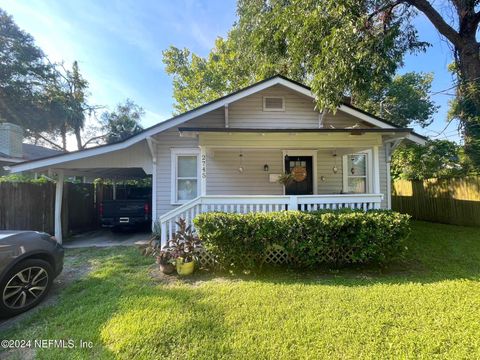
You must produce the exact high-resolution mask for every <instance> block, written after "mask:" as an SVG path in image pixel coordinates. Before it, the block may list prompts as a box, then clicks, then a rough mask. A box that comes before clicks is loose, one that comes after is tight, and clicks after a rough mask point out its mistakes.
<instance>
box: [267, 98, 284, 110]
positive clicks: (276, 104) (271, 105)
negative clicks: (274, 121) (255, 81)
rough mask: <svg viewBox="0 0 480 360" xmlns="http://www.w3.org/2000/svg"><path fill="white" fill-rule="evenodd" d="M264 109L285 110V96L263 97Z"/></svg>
mask: <svg viewBox="0 0 480 360" xmlns="http://www.w3.org/2000/svg"><path fill="white" fill-rule="evenodd" d="M263 111H285V100H284V98H283V96H265V97H264V98H263Z"/></svg>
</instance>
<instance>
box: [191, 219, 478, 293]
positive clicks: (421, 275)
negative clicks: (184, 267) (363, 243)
mask: <svg viewBox="0 0 480 360" xmlns="http://www.w3.org/2000/svg"><path fill="white" fill-rule="evenodd" d="M412 228H413V229H412V230H413V231H412V235H411V236H410V238H409V239H408V241H407V244H406V245H407V248H408V250H407V254H406V258H405V259H404V260H402V261H396V262H393V263H390V264H387V265H350V266H345V267H334V266H328V265H325V266H319V267H317V268H315V269H309V270H305V269H295V268H287V267H270V268H264V269H263V270H262V272H259V273H251V274H247V275H245V274H242V272H241V271H237V272H235V273H233V274H232V273H228V272H215V273H208V272H199V273H197V274H196V275H194V276H193V277H192V278H189V279H188V278H187V279H182V280H181V281H183V282H185V283H192V284H193V283H196V282H201V281H208V280H212V279H214V278H220V277H225V278H228V279H230V280H239V281H240V280H241V281H260V282H268V283H281V284H293V283H298V284H307V285H308V284H312V285H318V284H325V285H343V286H371V285H374V284H404V283H412V282H413V283H421V284H428V283H434V282H438V281H444V280H456V279H467V280H479V279H480V228H474V227H463V226H455V225H444V224H436V223H428V222H421V221H415V222H413V226H412Z"/></svg>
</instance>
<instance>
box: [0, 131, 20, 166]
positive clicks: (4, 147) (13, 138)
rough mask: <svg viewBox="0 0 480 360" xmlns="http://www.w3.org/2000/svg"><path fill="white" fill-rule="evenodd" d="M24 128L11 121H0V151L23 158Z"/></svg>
mask: <svg viewBox="0 0 480 360" xmlns="http://www.w3.org/2000/svg"><path fill="white" fill-rule="evenodd" d="M22 142H23V129H22V127H21V126H18V125H15V124H11V123H0V153H3V154H5V155H7V156H10V157H15V158H22V157H23V150H22Z"/></svg>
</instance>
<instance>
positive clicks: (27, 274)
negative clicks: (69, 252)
mask: <svg viewBox="0 0 480 360" xmlns="http://www.w3.org/2000/svg"><path fill="white" fill-rule="evenodd" d="M63 252H64V251H63V247H62V246H61V245H60V244H58V243H57V241H56V240H55V238H54V237H52V236H50V235H48V234H46V233H42V232H37V231H9V230H2V231H0V317H8V316H12V315H16V314H19V313H21V312H24V311H26V310H28V309H30V308H32V307H34V306H36V305H37V304H39V303H40V302H41V301H42V300H43V299H44V298H45V296H46V295H47V293H48V291H49V290H50V287H51V286H52V283H53V280H54V279H55V278H56V277H57V276H58V275H59V274H60V273H61V272H62V269H63Z"/></svg>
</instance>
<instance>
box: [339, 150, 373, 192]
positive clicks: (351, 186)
mask: <svg viewBox="0 0 480 360" xmlns="http://www.w3.org/2000/svg"><path fill="white" fill-rule="evenodd" d="M368 162H369V160H368V154H367V153H358V154H351V155H346V156H344V158H343V165H344V168H343V188H344V189H343V191H344V192H346V193H357V194H362V193H366V192H367V191H368V188H369V183H368Z"/></svg>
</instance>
